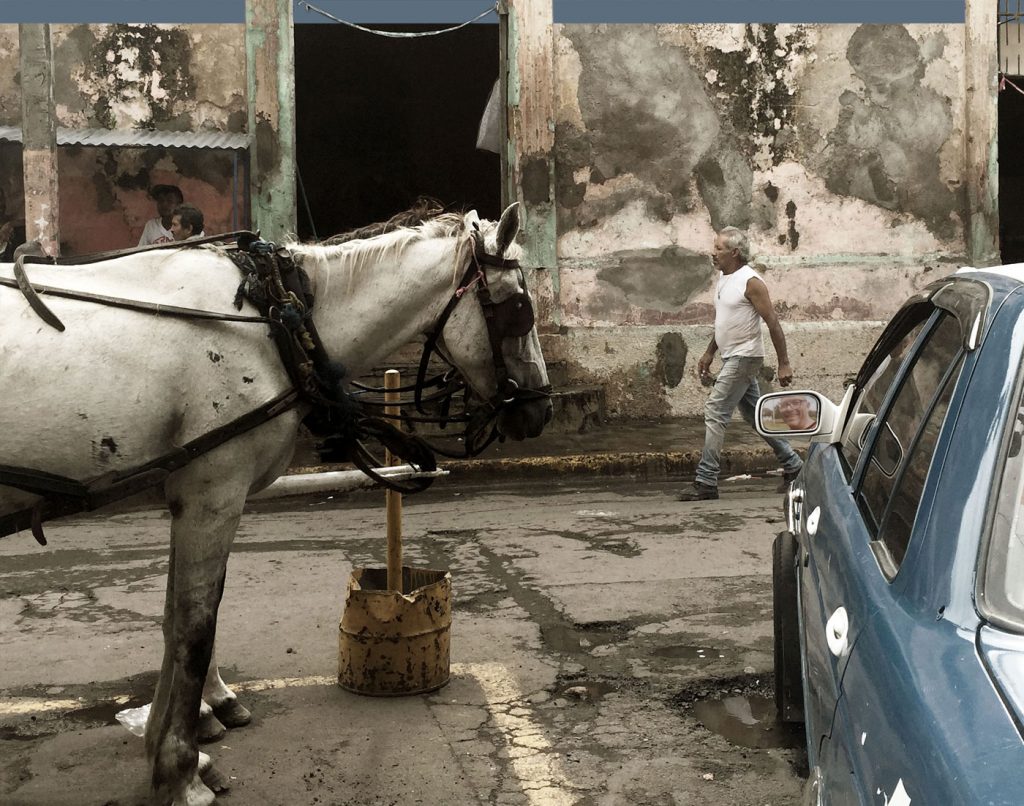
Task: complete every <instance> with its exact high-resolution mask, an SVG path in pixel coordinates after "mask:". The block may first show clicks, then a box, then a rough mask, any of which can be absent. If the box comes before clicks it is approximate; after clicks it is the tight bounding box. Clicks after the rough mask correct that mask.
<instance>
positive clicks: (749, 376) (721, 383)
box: [697, 356, 803, 487]
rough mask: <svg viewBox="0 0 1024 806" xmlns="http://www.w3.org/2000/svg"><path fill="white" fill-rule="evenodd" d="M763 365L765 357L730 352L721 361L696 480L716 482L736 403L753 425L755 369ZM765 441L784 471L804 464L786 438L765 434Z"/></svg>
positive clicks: (714, 484) (758, 392)
mask: <svg viewBox="0 0 1024 806" xmlns="http://www.w3.org/2000/svg"><path fill="white" fill-rule="evenodd" d="M763 365H764V359H763V358H761V357H760V356H757V357H750V356H733V357H732V358H726V359H725V361H724V362H723V364H722V370H721V372H719V373H718V380H716V381H715V387H714V389H712V390H711V396H710V397H709V398H708V402H707V403H706V404H705V405H704V427H705V433H704V450H703V452H702V453H701V456H700V464H698V465H697V481H698V482H700V483H701V484H706V485H707V486H709V487H717V486H718V471H719V466H720V462H721V458H722V444H723V443H724V442H725V429H726V426H728V425H729V420H730V419H732V413H733V412H734V411H735V410H736V407H737V406H739V407H740V414H742V415H743V419H744V420H746V421H747V423H748V424H749V425H750V427H751V428H753V427H754V408H755V407H756V406H757V399H758V398H759V397H760V396H761V390H760V388H759V387H758V385H757V373H758V371H759V370H760V369H761V367H762V366H763ZM764 441H765V442H767V443H768V444H769V445H770V446H771V449H772V450H773V451H775V458H776V459H778V460H779V464H780V465H782V469H783V471H785V472H786V473H794V472H796V471H797V470H799V469H800V468H801V467H802V466H803V461H802V460H801V459H800V457H799V456H797V455H796V453H795V452H794V450H793V449H792V448H791V447H790V446H789V443H788V442H786V440H784V439H772V438H770V437H764Z"/></svg>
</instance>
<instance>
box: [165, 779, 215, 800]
mask: <svg viewBox="0 0 1024 806" xmlns="http://www.w3.org/2000/svg"><path fill="white" fill-rule="evenodd" d="M216 800H217V796H216V795H214V794H213V792H212V791H211V790H210V788H209V787H208V786H207V785H206V784H204V783H203V781H202V779H201V778H200V777H199V774H198V773H196V775H195V776H193V778H192V780H191V781H190V782H189V784H188V786H186V787H185V792H184V793H183V797H182V799H180V800H179V799H177V798H176V799H175V801H174V806H213V804H214V802H215V801H216Z"/></svg>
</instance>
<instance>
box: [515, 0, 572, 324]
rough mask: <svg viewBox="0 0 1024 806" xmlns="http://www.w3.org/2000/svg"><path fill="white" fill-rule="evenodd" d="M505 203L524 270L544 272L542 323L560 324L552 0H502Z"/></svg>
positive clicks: (541, 285) (541, 305) (541, 307)
mask: <svg viewBox="0 0 1024 806" xmlns="http://www.w3.org/2000/svg"><path fill="white" fill-rule="evenodd" d="M504 10H507V19H506V22H505V25H504V26H503V27H504V28H505V29H506V30H507V41H506V47H505V52H506V61H505V65H506V76H505V78H506V84H505V100H506V115H507V118H506V125H507V131H508V139H507V141H506V148H507V154H506V155H505V159H504V160H503V166H504V167H505V169H506V176H505V180H504V181H505V190H506V200H508V201H519V202H520V204H521V212H522V235H521V236H520V239H521V242H522V244H523V251H524V256H523V258H524V260H523V265H525V266H528V267H532V268H540V269H546V270H547V272H546V278H547V279H546V282H544V283H543V284H540V288H539V289H538V290H539V291H540V292H542V293H541V299H540V300H539V302H540V305H539V310H538V313H539V314H540V316H541V320H542V322H545V321H546V323H547V324H548V325H554V326H557V325H559V324H560V322H561V310H560V305H559V293H560V292H559V285H560V284H559V278H558V255H557V247H556V243H557V240H556V239H557V231H556V219H555V212H556V211H555V156H554V147H555V76H554V34H553V17H552V14H553V11H552V0H506V3H505V9H504Z"/></svg>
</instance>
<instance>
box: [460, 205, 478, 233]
mask: <svg viewBox="0 0 1024 806" xmlns="http://www.w3.org/2000/svg"><path fill="white" fill-rule="evenodd" d="M462 221H463V224H464V225H465V227H466V229H475V230H478V231H479V229H480V215H479V214H478V213H477V211H476V210H470V211H469V212H468V213H466V214H465V215H464V216H463V217H462Z"/></svg>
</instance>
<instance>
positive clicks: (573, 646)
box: [540, 625, 580, 653]
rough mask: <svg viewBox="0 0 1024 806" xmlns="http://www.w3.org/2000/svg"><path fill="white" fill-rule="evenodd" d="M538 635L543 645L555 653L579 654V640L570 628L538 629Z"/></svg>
mask: <svg viewBox="0 0 1024 806" xmlns="http://www.w3.org/2000/svg"><path fill="white" fill-rule="evenodd" d="M540 635H541V638H542V639H543V641H544V643H545V644H547V646H548V647H550V648H551V649H553V650H554V651H555V652H569V653H572V652H579V651H580V639H579V635H578V634H577V632H576V630H574V629H573V628H572V627H563V626H560V625H551V626H548V627H541V628H540Z"/></svg>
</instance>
